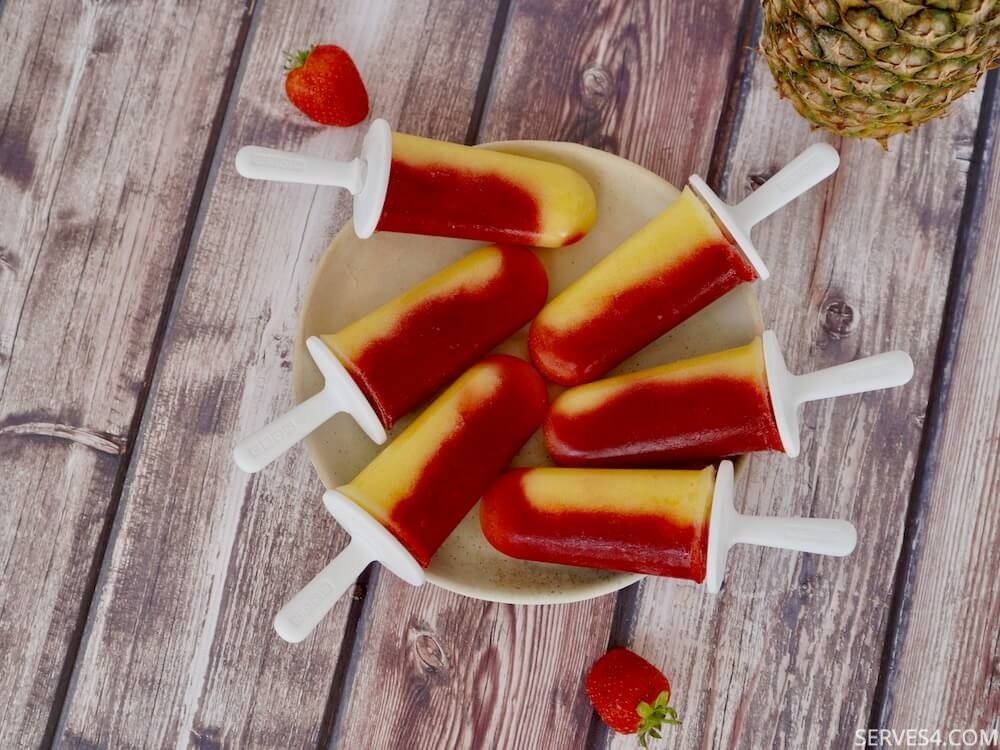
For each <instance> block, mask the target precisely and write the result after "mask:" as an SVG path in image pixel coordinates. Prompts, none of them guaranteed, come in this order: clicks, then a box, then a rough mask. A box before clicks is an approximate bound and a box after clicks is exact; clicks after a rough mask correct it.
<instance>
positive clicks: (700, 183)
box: [529, 143, 840, 385]
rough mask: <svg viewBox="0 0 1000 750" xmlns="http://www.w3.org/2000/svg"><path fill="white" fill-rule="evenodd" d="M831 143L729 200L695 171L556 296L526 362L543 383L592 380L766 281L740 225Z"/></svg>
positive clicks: (798, 181) (829, 156)
mask: <svg viewBox="0 0 1000 750" xmlns="http://www.w3.org/2000/svg"><path fill="white" fill-rule="evenodd" d="M839 163H840V157H839V156H838V155H837V151H836V149H834V148H833V147H832V146H830V145H829V144H826V143H816V144H813V145H812V146H810V147H809V148H807V149H806V150H805V151H803V152H802V153H801V154H799V155H798V156H797V157H796V158H795V159H793V160H792V161H791V162H789V163H788V164H786V165H785V166H784V167H783V168H782V169H781V170H779V171H778V172H777V174H775V175H774V176H772V177H771V178H770V179H769V180H767V182H765V183H764V184H763V185H762V186H761V187H759V188H758V189H757V190H755V191H754V192H753V193H751V194H750V195H749V196H748V197H747V198H745V199H744V200H743V201H741V202H740V203H739V204H737V205H734V206H731V205H729V204H727V203H725V202H723V201H722V200H721V199H720V198H719V197H718V196H717V195H716V194H715V193H714V192H713V191H712V190H711V189H710V188H709V187H708V185H706V184H705V181H704V180H702V179H701V178H700V177H698V175H691V177H690V179H689V180H688V186H687V187H685V188H684V191H683V192H682V193H681V194H680V196H679V197H678V198H677V200H676V201H674V203H672V204H671V205H670V206H668V207H667V208H666V210H665V211H663V212H662V213H661V214H660V215H659V216H657V217H655V218H654V219H653V220H652V221H650V222H649V223H648V224H646V226H644V227H642V228H641V229H640V230H639V231H638V232H636V233H635V234H633V235H632V236H631V237H629V238H628V239H627V240H625V241H624V242H623V243H622V244H621V245H619V246H618V247H617V248H616V249H615V250H614V251H613V252H611V254H610V255H608V256H607V257H605V258H604V260H602V261H601V262H600V263H598V264H597V265H596V266H594V267H593V268H592V269H590V270H589V271H588V272H587V273H585V274H584V275H583V276H581V277H580V278H579V279H577V280H576V282H574V283H573V284H571V285H570V286H569V287H567V288H566V289H565V290H564V291H563V292H562V293H560V294H559V295H557V296H556V297H555V299H553V300H552V301H551V302H550V303H549V304H548V305H546V306H545V309H543V310H542V312H541V314H539V316H538V317H537V318H536V319H535V322H534V323H533V324H532V326H531V333H530V338H529V344H530V348H531V358H532V359H533V360H534V362H535V364H536V366H537V367H538V368H539V369H540V370H541V371H542V373H543V374H544V375H546V376H547V377H548V378H549V379H550V380H553V381H555V382H556V383H561V384H563V385H579V384H581V383H586V382H589V381H591V380H595V379H596V378H599V377H601V376H602V375H604V374H605V373H606V372H608V371H609V370H610V369H612V368H613V367H615V366H616V365H618V364H619V363H621V362H623V361H624V360H625V359H627V358H628V357H629V356H631V355H632V354H634V353H635V352H637V351H639V350H640V349H641V348H642V347H644V346H646V345H647V344H649V343H650V342H652V341H653V340H654V339H656V338H657V337H659V336H661V335H662V334H664V333H666V332H667V331H669V330H670V329H672V328H674V327H675V326H677V325H678V324H680V323H682V322H683V321H685V320H687V319H688V318H689V317H691V316H692V315H694V314H695V313H696V312H698V311H699V310H701V309H703V308H704V307H706V306H707V305H708V304H710V303H711V302H714V301H715V300H717V299H718V298H719V297H721V296H722V295H723V294H725V293H726V292H728V291H729V290H730V289H732V288H733V287H735V286H736V285H738V284H743V283H747V282H751V281H756V280H757V279H766V278H767V277H768V274H769V272H768V269H767V266H766V265H765V263H764V261H763V259H762V258H761V256H760V254H759V253H758V252H757V249H756V248H755V247H754V245H753V242H752V241H751V239H750V230H751V228H752V227H753V226H754V225H755V224H757V223H758V222H759V221H761V220H763V219H764V218H766V217H767V216H769V215H770V214H772V213H774V212H775V211H777V210H778V209H779V208H781V207H782V206H784V205H785V204H786V203H788V202H789V201H790V200H792V199H793V198H795V197H796V196H798V195H800V194H801V193H804V192H805V191H806V190H808V189H809V188H811V187H812V186H814V185H815V184H816V183H818V182H819V181H820V180H822V179H824V178H825V177H827V176H829V175H830V174H832V173H833V172H834V171H835V170H836V169H837V165H838V164H839Z"/></svg>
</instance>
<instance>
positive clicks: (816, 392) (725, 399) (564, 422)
mask: <svg viewBox="0 0 1000 750" xmlns="http://www.w3.org/2000/svg"><path fill="white" fill-rule="evenodd" d="M912 377H913V362H912V360H911V359H910V357H909V355H907V354H906V353H905V352H901V351H894V352H886V353H883V354H877V355H875V356H873V357H866V358H864V359H859V360H855V361H854V362H848V363H846V364H842V365H837V366H835V367H830V368H828V369H825V370H820V371H818V372H813V373H809V374H807V375H793V374H791V373H790V372H789V371H788V368H787V367H786V365H785V360H784V357H783V356H782V353H781V349H780V347H779V345H778V340H777V337H776V336H775V334H774V332H773V331H765V332H764V334H763V335H762V336H761V337H759V338H755V339H754V340H753V341H751V342H750V343H749V344H746V345H744V346H739V347H736V348H733V349H728V350H726V351H722V352H718V353H715V354H709V355H706V356H701V357H694V358H692V359H687V360H682V361H680V362H673V363H671V364H667V365H662V366H660V367H654V368H652V369H649V370H643V371H641V372H637V373H633V374H629V375H621V376H619V377H615V378H607V379H605V380H598V381H596V382H593V383H588V384H586V385H581V386H578V387H576V388H571V389H569V390H568V391H565V392H564V393H563V394H562V395H560V396H559V398H558V399H556V401H555V402H554V403H553V404H552V407H551V409H550V410H549V413H548V415H547V416H546V419H545V445H546V448H547V449H548V452H549V454H550V455H551V456H552V458H553V460H554V461H555V462H556V463H557V464H559V465H561V466H608V467H655V466H664V465H670V464H687V463H691V462H699V461H711V460H714V459H718V458H724V457H726V456H732V455H736V454H738V453H751V452H755V451H781V452H784V453H786V454H788V455H789V456H797V455H798V453H799V449H800V436H799V407H800V406H801V405H802V404H803V403H805V402H806V401H814V400H817V399H823V398H832V397H834V396H842V395H846V394H849V393H862V392H865V391H872V390H878V389H882V388H892V387H895V386H899V385H903V384H904V383H906V382H908V381H909V380H910V378H912Z"/></svg>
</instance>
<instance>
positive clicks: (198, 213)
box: [0, 0, 260, 747]
mask: <svg viewBox="0 0 1000 750" xmlns="http://www.w3.org/2000/svg"><path fill="white" fill-rule="evenodd" d="M3 3H4V0H0V12H2V11H3ZM247 3H248V4H247V8H246V11H245V14H244V18H243V20H242V22H241V24H240V28H239V32H238V34H237V36H236V43H235V45H234V47H233V54H232V58H231V60H230V63H229V70H227V71H226V80H225V83H224V84H223V88H222V95H221V96H220V97H219V101H218V106H217V108H216V113H215V117H214V118H213V120H212V128H211V132H210V133H209V136H208V141H207V142H206V144H205V151H204V153H203V155H202V160H201V166H200V167H199V169H198V178H197V180H196V181H195V185H194V191H193V193H192V198H191V204H190V206H189V209H188V214H187V217H186V219H185V222H184V229H183V231H182V233H181V239H180V243H179V245H178V249H177V255H176V257H175V259H174V264H173V268H172V270H171V274H170V280H169V282H168V283H167V287H166V294H165V296H164V298H163V305H162V307H161V308H160V318H159V320H158V321H157V325H156V330H155V333H154V335H153V341H152V344H151V347H150V355H149V360H148V362H147V364H146V369H145V375H144V376H143V379H142V387H141V390H140V392H139V395H138V398H137V400H136V408H135V412H134V414H133V415H132V422H131V424H130V426H129V430H128V433H127V434H126V436H125V439H124V445H123V449H122V451H121V462H120V463H119V466H118V471H117V474H116V476H115V480H114V483H113V485H112V489H111V499H110V502H109V504H108V509H109V512H108V513H107V516H106V521H105V524H104V528H103V529H102V530H101V533H100V535H99V537H98V544H97V548H96V550H95V552H96V554H95V556H94V561H95V563H96V564H95V565H94V566H93V569H92V570H91V571H90V572H89V575H88V579H87V586H86V589H85V592H84V597H83V601H82V604H83V605H84V606H82V607H81V608H80V615H79V619H78V622H77V623H76V626H75V628H74V630H73V634H72V637H71V638H70V640H69V645H68V648H67V652H66V660H65V662H64V663H63V666H62V670H61V672H60V675H59V680H58V687H57V689H56V692H55V694H54V696H53V702H52V706H51V710H50V713H49V720H48V722H47V724H46V727H45V734H44V735H43V737H42V742H41V746H42V747H52V746H53V743H54V741H55V738H56V737H57V736H60V735H61V734H62V731H63V726H64V723H65V721H66V715H67V711H66V709H67V708H68V705H69V704H68V700H67V699H68V697H69V696H70V695H71V694H72V690H71V688H72V687H73V684H74V679H75V676H76V664H77V661H78V659H79V656H80V653H81V650H82V648H83V646H84V645H85V643H86V640H87V637H88V635H89V631H90V624H91V623H92V622H93V617H92V615H93V609H94V606H95V605H96V594H97V591H98V589H99V587H100V584H101V583H102V581H103V580H104V579H105V577H106V565H107V562H108V551H109V550H110V549H111V546H112V543H113V541H114V538H115V536H116V532H117V528H118V515H119V513H118V511H119V508H120V504H121V497H122V492H123V490H124V488H125V484H126V481H127V480H128V478H129V475H130V473H131V471H132V458H133V456H135V455H136V454H137V451H136V450H135V449H136V446H137V444H138V443H139V442H141V436H142V432H143V429H144V427H145V424H144V421H145V414H146V406H147V404H148V403H149V402H150V397H151V395H152V393H153V392H154V390H155V384H154V381H155V378H156V373H157V371H158V367H159V363H160V354H161V352H162V349H163V342H164V340H165V338H166V334H167V331H168V329H169V327H170V322H171V321H172V320H173V316H174V308H175V306H176V304H175V303H176V301H177V293H178V290H179V289H180V288H181V280H182V278H183V276H184V271H185V269H186V268H187V265H188V263H187V260H188V256H189V255H190V252H191V248H192V247H194V245H195V243H196V242H197V240H198V234H199V230H200V227H201V222H202V214H203V213H204V208H205V206H206V201H205V197H206V196H207V195H208V194H209V192H210V188H211V186H212V184H214V182H215V175H216V173H217V170H218V159H219V158H220V156H221V149H220V148H219V146H220V144H221V143H222V142H223V141H222V135H223V134H224V132H225V130H226V125H227V123H228V121H229V118H230V111H231V109H232V107H233V103H234V101H235V98H236V92H237V91H238V90H239V86H238V83H239V80H240V79H241V78H242V72H243V66H244V62H245V57H246V52H247V50H249V48H250V44H249V41H250V38H251V36H252V34H251V29H252V27H253V25H254V20H255V19H256V18H257V17H259V8H260V3H259V2H257V1H256V0H247Z"/></svg>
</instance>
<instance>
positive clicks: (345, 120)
mask: <svg viewBox="0 0 1000 750" xmlns="http://www.w3.org/2000/svg"><path fill="white" fill-rule="evenodd" d="M286 54H287V53H286ZM287 58H288V60H287V62H286V63H285V70H286V71H288V74H287V75H286V76H285V93H286V94H288V99H289V101H291V103H292V104H294V105H295V106H296V107H297V108H298V109H299V110H301V111H302V112H303V113H304V114H305V115H306V117H309V118H310V119H312V120H315V121H316V122H320V123H323V124H324V125H339V126H341V127H347V126H348V125H356V124H357V123H359V122H361V121H362V120H363V119H365V118H366V117H367V116H368V92H367V91H365V84H364V82H363V81H362V80H361V74H360V73H359V72H358V68H357V66H356V65H355V64H354V60H352V59H351V56H350V55H348V54H347V52H346V51H345V50H343V49H342V48H340V47H338V46H336V45H334V44H321V45H319V46H315V45H314V46H312V47H310V48H309V49H307V50H302V51H300V52H295V53H293V54H287Z"/></svg>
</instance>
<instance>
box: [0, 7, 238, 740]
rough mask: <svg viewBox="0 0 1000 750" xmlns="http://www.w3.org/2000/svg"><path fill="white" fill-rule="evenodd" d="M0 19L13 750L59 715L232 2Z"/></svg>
mask: <svg viewBox="0 0 1000 750" xmlns="http://www.w3.org/2000/svg"><path fill="white" fill-rule="evenodd" d="M2 10H3V14H2V16H0V62H2V64H0V92H2V93H0V477H3V485H4V486H3V492H2V494H3V498H4V500H3V513H2V514H0V550H2V552H0V559H2V566H0V706H2V709H0V746H2V747H28V746H37V745H40V744H42V743H44V742H45V740H46V738H47V736H48V735H49V734H50V733H51V731H52V730H54V725H55V720H56V719H58V716H59V708H60V706H59V703H60V701H61V695H62V693H63V692H64V690H65V683H66V678H67V677H68V674H69V671H68V670H69V668H70V667H71V665H72V659H73V658H74V657H75V652H76V648H77V644H78V639H79V634H80V630H81V628H82V625H83V620H84V617H85V615H86V612H87V607H88V603H89V601H90V596H91V593H92V590H93V585H94V579H95V576H96V572H97V568H98V566H99V563H100V560H101V555H102V554H103V544H104V540H105V538H106V535H107V529H108V525H109V522H110V515H111V514H112V513H113V512H114V509H115V505H116V501H117V495H118V489H119V487H120V481H121V476H122V474H123V472H124V464H125V462H126V459H127V456H128V453H129V451H130V448H131V446H130V440H131V436H132V433H133V430H134V426H133V425H134V422H135V419H136V415H137V411H138V410H139V409H141V408H142V405H143V402H144V397H145V393H146V388H147V386H148V377H149V375H148V369H149V363H150V358H151V356H152V354H153V352H154V351H155V350H156V347H157V345H158V340H157V332H158V328H159V326H160V324H161V322H162V320H163V317H164V312H163V308H164V305H165V304H166V302H167V301H168V299H169V297H170V294H171V287H172V283H173V280H174V278H175V276H176V272H177V268H178V265H179V262H178V259H179V258H181V257H183V253H184V251H185V249H186V239H187V235H188V233H189V230H190V222H189V220H188V219H189V211H190V204H191V201H192V199H193V198H194V196H195V195H196V194H197V192H198V191H199V190H200V186H201V184H202V182H203V178H204V171H205V170H204V167H205V166H206V165H207V156H208V154H209V153H210V148H211V145H212V142H213V140H214V132H213V125H214V124H215V123H216V122H217V120H218V119H219V117H220V114H221V112H222V109H223V107H224V103H225V93H226V89H227V78H228V77H229V74H230V70H231V69H230V60H231V58H232V55H233V53H234V51H235V49H236V48H237V46H238V44H239V42H240V40H241V38H242V30H243V25H244V20H245V9H244V7H243V4H242V3H239V2H228V3H205V4H204V5H203V7H198V6H197V5H193V6H188V7H184V8H180V7H178V6H177V4H175V3H159V2H153V1H149V2H138V3H132V4H130V5H129V6H128V7H124V6H109V5H106V4H95V3H86V4H85V3H65V2H51V3H50V2H35V1H34V0H32V1H31V2H19V1H18V0H12V1H11V2H7V3H6V4H4V5H3V9H2ZM67 660H69V663H67Z"/></svg>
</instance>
